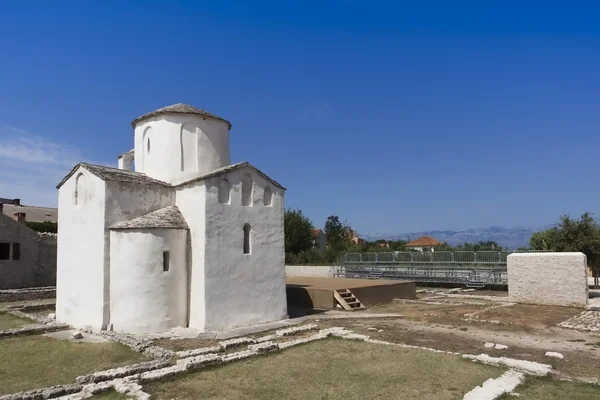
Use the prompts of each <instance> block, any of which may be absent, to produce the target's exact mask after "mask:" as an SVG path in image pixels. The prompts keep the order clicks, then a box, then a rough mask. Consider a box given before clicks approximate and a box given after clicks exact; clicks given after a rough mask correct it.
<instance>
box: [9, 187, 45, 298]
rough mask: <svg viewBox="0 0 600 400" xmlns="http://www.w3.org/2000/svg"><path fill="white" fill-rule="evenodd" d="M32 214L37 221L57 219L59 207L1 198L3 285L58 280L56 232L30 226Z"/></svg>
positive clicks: (14, 287) (20, 286)
mask: <svg viewBox="0 0 600 400" xmlns="http://www.w3.org/2000/svg"><path fill="white" fill-rule="evenodd" d="M46 214H47V215H46ZM29 216H31V217H32V219H30V220H31V221H33V222H43V221H53V220H54V221H53V222H55V221H56V209H51V208H43V207H31V206H23V205H21V202H20V200H19V199H14V200H11V199H5V198H0V289H20V288H28V287H36V286H54V285H55V284H56V235H55V234H38V233H37V232H35V231H34V230H32V229H30V228H28V227H27V225H26V222H27V220H28V217H29Z"/></svg>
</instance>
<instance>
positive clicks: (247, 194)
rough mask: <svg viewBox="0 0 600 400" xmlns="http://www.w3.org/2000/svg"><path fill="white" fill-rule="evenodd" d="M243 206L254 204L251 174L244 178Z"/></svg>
mask: <svg viewBox="0 0 600 400" xmlns="http://www.w3.org/2000/svg"><path fill="white" fill-rule="evenodd" d="M242 206H244V207H250V206H252V178H250V175H246V176H244V179H243V180H242Z"/></svg>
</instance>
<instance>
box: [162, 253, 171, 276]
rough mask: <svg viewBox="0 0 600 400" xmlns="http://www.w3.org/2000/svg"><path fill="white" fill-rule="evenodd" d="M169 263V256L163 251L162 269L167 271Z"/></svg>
mask: <svg viewBox="0 0 600 400" xmlns="http://www.w3.org/2000/svg"><path fill="white" fill-rule="evenodd" d="M170 263H171V257H170V255H169V252H168V251H163V271H165V272H167V271H169V267H170V265H169V264H170Z"/></svg>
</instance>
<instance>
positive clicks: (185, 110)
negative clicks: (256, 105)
mask: <svg viewBox="0 0 600 400" xmlns="http://www.w3.org/2000/svg"><path fill="white" fill-rule="evenodd" d="M173 113H175V114H197V115H202V116H203V117H207V118H211V119H216V120H218V121H223V122H226V123H227V125H229V129H231V122H229V121H227V120H226V119H223V118H221V117H217V116H216V115H214V114H211V113H209V112H208V111H205V110H202V109H200V108H196V107H194V106H190V105H189V104H183V103H177V104H173V105H170V106H166V107H163V108H159V109H158V110H154V111H150V112H149V113H146V114H144V115H142V116H139V117H137V118H136V119H134V120H133V121H131V126H133V127H134V128H135V125H136V124H137V123H138V122H140V121H142V120H145V119H147V118H151V117H154V116H156V115H159V114H173Z"/></svg>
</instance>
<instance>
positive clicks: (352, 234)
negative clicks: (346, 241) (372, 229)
mask: <svg viewBox="0 0 600 400" xmlns="http://www.w3.org/2000/svg"><path fill="white" fill-rule="evenodd" d="M350 242H352V244H363V243H364V242H365V239H363V238H361V237H359V236H358V235H357V234H356V232H354V231H353V230H352V229H350Z"/></svg>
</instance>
